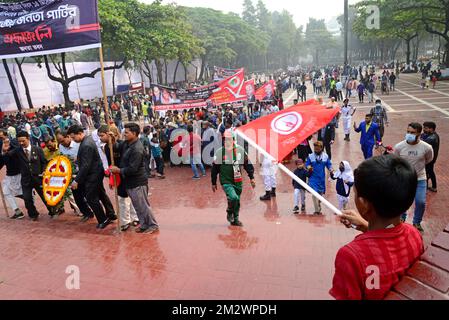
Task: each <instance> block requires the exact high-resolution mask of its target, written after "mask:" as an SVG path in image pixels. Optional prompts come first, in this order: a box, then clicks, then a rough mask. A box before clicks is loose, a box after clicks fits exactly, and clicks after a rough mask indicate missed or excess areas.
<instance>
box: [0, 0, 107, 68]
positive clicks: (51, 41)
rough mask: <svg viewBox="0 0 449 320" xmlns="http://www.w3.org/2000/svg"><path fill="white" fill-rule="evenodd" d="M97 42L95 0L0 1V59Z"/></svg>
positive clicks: (98, 39) (97, 20) (65, 49)
mask: <svg viewBox="0 0 449 320" xmlns="http://www.w3.org/2000/svg"><path fill="white" fill-rule="evenodd" d="M0 1H1V0H0ZM100 46H101V37H100V22H99V18H98V6H97V0H31V1H23V2H19V3H0V59H11V58H17V57H30V56H40V55H45V54H54V53H61V52H68V51H75V50H84V49H91V48H98V47H100Z"/></svg>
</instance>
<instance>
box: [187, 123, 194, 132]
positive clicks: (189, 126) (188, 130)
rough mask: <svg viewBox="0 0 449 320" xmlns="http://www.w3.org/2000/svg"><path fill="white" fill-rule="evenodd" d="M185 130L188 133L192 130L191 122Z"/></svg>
mask: <svg viewBox="0 0 449 320" xmlns="http://www.w3.org/2000/svg"><path fill="white" fill-rule="evenodd" d="M187 132H188V133H191V132H193V126H192V125H191V124H189V125H188V126H187Z"/></svg>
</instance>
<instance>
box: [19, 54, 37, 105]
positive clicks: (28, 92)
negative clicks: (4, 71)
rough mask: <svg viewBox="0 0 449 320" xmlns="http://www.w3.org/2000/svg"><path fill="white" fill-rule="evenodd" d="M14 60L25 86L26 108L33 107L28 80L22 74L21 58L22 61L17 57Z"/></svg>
mask: <svg viewBox="0 0 449 320" xmlns="http://www.w3.org/2000/svg"><path fill="white" fill-rule="evenodd" d="M14 60H15V61H16V64H17V66H18V67H19V72H20V77H21V78H22V82H23V86H24V87H25V94H26V97H27V102H28V108H30V109H31V108H33V101H32V100H31V93H30V88H29V86H28V81H27V79H26V77H25V75H24V74H23V69H22V64H23V60H22V62H20V61H19V59H17V58H15V59H14Z"/></svg>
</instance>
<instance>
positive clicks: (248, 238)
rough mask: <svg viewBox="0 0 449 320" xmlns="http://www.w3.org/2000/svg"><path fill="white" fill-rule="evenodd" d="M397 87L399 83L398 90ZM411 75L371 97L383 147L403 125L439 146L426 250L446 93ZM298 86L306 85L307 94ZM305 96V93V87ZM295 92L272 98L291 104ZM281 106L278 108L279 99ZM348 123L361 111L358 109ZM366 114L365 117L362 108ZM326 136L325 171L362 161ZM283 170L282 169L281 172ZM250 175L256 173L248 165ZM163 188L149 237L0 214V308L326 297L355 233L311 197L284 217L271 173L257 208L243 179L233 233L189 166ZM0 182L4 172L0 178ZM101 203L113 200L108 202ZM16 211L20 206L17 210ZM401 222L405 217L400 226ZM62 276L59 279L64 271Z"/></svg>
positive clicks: (442, 166) (445, 183)
mask: <svg viewBox="0 0 449 320" xmlns="http://www.w3.org/2000/svg"><path fill="white" fill-rule="evenodd" d="M405 81H407V82H405ZM417 84H419V78H418V77H417V76H416V75H401V79H400V80H399V84H398V89H399V90H400V91H399V90H398V91H396V92H394V93H391V94H390V95H389V96H385V97H382V96H381V98H382V99H384V100H385V101H386V102H387V103H388V105H389V107H390V110H394V111H393V112H391V113H390V114H389V115H390V117H391V120H390V122H391V125H390V127H389V128H387V129H386V137H385V139H384V140H385V141H384V143H385V145H395V144H396V143H397V142H399V141H401V140H402V139H403V136H404V134H405V130H406V127H407V124H408V123H409V122H412V121H419V122H423V121H435V122H436V123H437V125H438V129H437V131H438V132H439V133H440V136H441V139H442V143H443V144H442V146H441V151H440V160H439V162H438V163H437V166H436V172H437V176H438V182H439V192H438V193H437V194H429V196H428V208H427V211H426V215H425V217H424V223H423V227H424V229H425V231H426V232H425V233H424V238H425V241H426V244H429V243H430V241H431V240H432V239H433V238H434V237H435V236H436V235H437V234H438V233H439V232H441V231H442V230H443V229H444V227H445V226H446V225H447V224H448V223H449V214H448V211H449V210H448V209H449V208H448V205H447V203H449V192H448V191H449V190H448V189H449V174H448V171H447V169H446V163H445V158H446V157H447V156H448V155H449V150H448V148H447V146H446V145H445V144H444V142H445V141H446V140H447V137H448V134H447V133H448V132H449V99H448V96H449V83H439V84H438V87H437V88H436V89H437V91H427V90H426V91H424V92H423V91H421V90H420V89H419V87H416V85H417ZM309 86H310V85H309ZM310 87H311V86H310ZM295 97H296V94H294V93H292V92H291V91H289V92H287V93H286V94H285V96H284V98H285V100H289V101H288V103H287V104H291V103H292V100H293V98H295ZM289 98H290V99H289ZM353 104H354V105H356V106H357V107H358V108H359V109H358V112H357V114H356V119H355V120H356V121H357V122H359V121H361V120H362V119H363V118H364V115H365V113H366V112H368V111H369V109H368V104H365V105H359V104H358V103H355V100H353ZM369 107H372V105H370V106H369ZM343 139H344V134H343V132H342V128H341V127H340V129H338V130H337V138H336V143H335V145H334V147H333V159H334V165H338V162H339V161H341V160H348V161H350V163H351V164H352V165H353V167H356V166H357V164H358V163H360V161H361V160H362V154H361V151H360V146H359V144H358V137H357V136H356V135H355V134H352V141H351V142H350V143H347V142H345V141H343ZM290 167H292V164H290ZM256 170H257V172H259V167H258V166H256ZM166 171H167V178H166V179H165V180H155V179H151V180H150V186H151V190H150V192H151V196H150V201H151V203H152V205H153V209H154V211H155V214H156V217H157V219H158V222H159V224H160V232H159V233H156V234H152V235H138V234H135V233H134V232H133V231H131V230H130V231H128V232H126V233H118V232H117V229H116V228H115V227H114V226H109V227H108V228H107V229H105V230H101V231H99V230H97V229H96V228H95V222H94V221H92V220H91V221H89V222H87V223H84V224H83V223H80V222H79V218H78V217H76V216H75V215H74V214H72V211H71V210H70V209H69V208H68V206H66V211H67V213H66V214H64V215H62V216H61V217H59V218H58V219H57V220H51V219H50V218H49V217H48V216H45V215H44V213H45V211H44V210H42V204H41V203H40V200H38V204H39V208H40V209H41V213H42V215H41V218H40V220H39V221H38V222H31V221H29V220H28V219H24V220H21V221H11V220H8V219H6V216H5V212H4V210H3V209H0V298H1V299H214V300H226V299H275V300H276V299H330V298H331V297H330V296H329V294H328V293H327V292H328V290H329V288H330V287H331V284H332V276H333V269H334V268H333V264H334V258H335V255H336V253H337V250H338V249H339V248H340V247H341V246H343V245H344V244H346V243H348V242H349V241H351V240H352V239H353V238H354V236H356V235H357V232H356V231H354V230H347V229H345V228H344V227H343V226H342V225H341V224H340V223H339V222H338V219H337V218H336V216H334V215H333V214H332V213H330V212H329V211H328V210H327V209H325V210H324V212H325V215H324V216H323V217H314V216H311V215H310V214H311V213H312V212H313V205H312V198H311V196H310V195H308V197H307V209H308V214H307V215H293V213H292V212H291V210H292V208H293V192H292V191H293V190H292V187H291V180H290V178H288V177H287V176H286V175H284V174H282V173H280V172H279V174H278V184H279V187H278V196H277V198H276V199H275V200H272V201H271V202H267V203H262V202H261V201H259V196H261V195H262V194H263V193H264V188H263V182H262V177H261V176H260V175H259V174H258V175H257V176H256V181H257V187H256V189H255V190H252V189H251V186H250V184H249V180H248V179H247V177H246V178H245V182H244V183H245V184H244V192H243V196H242V209H241V220H242V222H243V223H244V227H243V228H237V227H230V226H228V224H227V221H226V211H225V210H226V204H227V203H226V198H225V195H224V193H223V192H222V191H221V190H219V191H218V192H217V193H215V194H214V193H213V192H212V190H211V186H210V171H208V176H207V177H206V178H202V179H201V180H199V181H192V180H191V177H192V172H191V170H190V168H188V167H184V168H167V169H166ZM3 176H4V170H2V172H1V177H3ZM327 197H328V199H330V200H331V202H333V203H334V204H336V203H337V201H336V194H335V184H333V183H331V182H328V194H327ZM111 199H113V197H111ZM19 202H20V203H21V207H22V208H23V207H24V206H23V204H22V201H20V200H19ZM409 219H411V217H409ZM73 266H75V267H77V268H79V271H80V289H79V290H69V289H67V286H66V281H67V278H68V277H69V276H70V274H68V273H66V271H70V267H73ZM68 267H69V270H68V269H67V268H68Z"/></svg>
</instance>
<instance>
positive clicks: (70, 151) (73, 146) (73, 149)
mask: <svg viewBox="0 0 449 320" xmlns="http://www.w3.org/2000/svg"><path fill="white" fill-rule="evenodd" d="M79 148H80V144H79V143H76V142H75V141H73V140H72V141H71V142H70V146H68V147H64V146H63V145H62V144H60V145H59V152H61V154H62V155H64V156H67V157H69V158H70V159H71V160H72V161H76V159H77V158H78V150H79Z"/></svg>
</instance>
